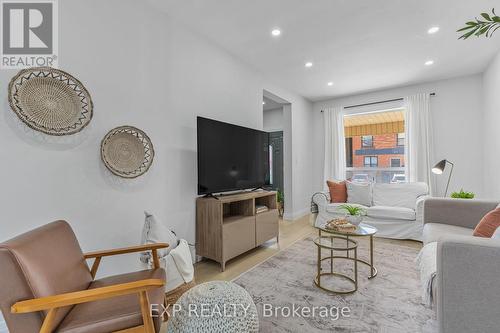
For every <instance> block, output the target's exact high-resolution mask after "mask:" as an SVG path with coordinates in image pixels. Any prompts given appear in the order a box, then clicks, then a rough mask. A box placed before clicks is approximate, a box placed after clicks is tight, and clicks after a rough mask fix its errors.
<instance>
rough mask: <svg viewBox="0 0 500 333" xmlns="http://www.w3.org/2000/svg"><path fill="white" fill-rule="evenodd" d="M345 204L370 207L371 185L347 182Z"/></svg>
mask: <svg viewBox="0 0 500 333" xmlns="http://www.w3.org/2000/svg"><path fill="white" fill-rule="evenodd" d="M347 202H348V203H355V204H358V205H363V206H367V207H369V206H371V205H372V184H371V183H353V182H347Z"/></svg>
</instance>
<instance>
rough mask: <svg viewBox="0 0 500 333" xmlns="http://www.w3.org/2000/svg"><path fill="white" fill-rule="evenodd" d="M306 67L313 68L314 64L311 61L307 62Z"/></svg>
mask: <svg viewBox="0 0 500 333" xmlns="http://www.w3.org/2000/svg"><path fill="white" fill-rule="evenodd" d="M305 66H306V67H307V68H309V67H312V66H313V63H312V62H310V61H308V62H306V64H305Z"/></svg>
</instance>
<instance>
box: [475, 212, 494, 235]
mask: <svg viewBox="0 0 500 333" xmlns="http://www.w3.org/2000/svg"><path fill="white" fill-rule="evenodd" d="M498 227H500V208H496V209H493V210H492V211H491V212H489V213H488V214H486V215H485V216H484V217H483V218H482V219H481V221H480V222H479V224H478V225H477V226H476V228H475V229H474V233H473V235H474V236H478V237H488V238H491V236H493V234H494V233H495V230H496V229H497V228H498Z"/></svg>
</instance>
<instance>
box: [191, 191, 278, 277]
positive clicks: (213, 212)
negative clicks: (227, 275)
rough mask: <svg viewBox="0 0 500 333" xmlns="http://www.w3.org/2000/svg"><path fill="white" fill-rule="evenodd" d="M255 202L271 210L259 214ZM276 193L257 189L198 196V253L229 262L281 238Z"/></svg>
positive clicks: (224, 263) (221, 261)
mask: <svg viewBox="0 0 500 333" xmlns="http://www.w3.org/2000/svg"><path fill="white" fill-rule="evenodd" d="M255 205H265V206H267V207H268V208H269V210H268V211H266V212H263V213H259V214H256V210H255ZM278 222H279V220H278V209H277V204H276V192H273V191H257V192H245V193H239V194H232V195H224V196H219V197H217V198H213V197H203V198H198V199H196V254H197V255H199V256H202V257H205V258H209V259H212V260H214V261H217V262H218V263H220V265H221V270H222V271H224V269H225V267H226V262H227V261H228V260H229V259H231V258H234V257H236V256H238V255H240V254H242V253H244V252H247V251H249V250H251V249H253V248H255V247H257V246H259V245H261V244H262V243H264V242H266V241H268V240H270V239H272V238H274V237H276V241H278V240H279V237H278V236H279V235H278V233H279V223H278Z"/></svg>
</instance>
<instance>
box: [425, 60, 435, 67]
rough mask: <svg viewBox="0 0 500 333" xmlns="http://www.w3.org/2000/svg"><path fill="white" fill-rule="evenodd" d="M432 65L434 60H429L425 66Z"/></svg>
mask: <svg viewBox="0 0 500 333" xmlns="http://www.w3.org/2000/svg"><path fill="white" fill-rule="evenodd" d="M430 65H434V60H427V61H426V62H425V66H430Z"/></svg>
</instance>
